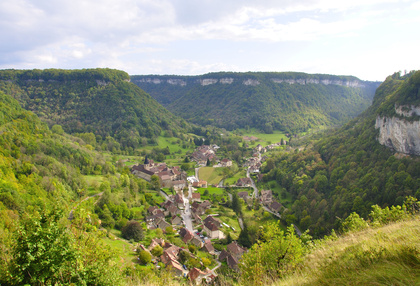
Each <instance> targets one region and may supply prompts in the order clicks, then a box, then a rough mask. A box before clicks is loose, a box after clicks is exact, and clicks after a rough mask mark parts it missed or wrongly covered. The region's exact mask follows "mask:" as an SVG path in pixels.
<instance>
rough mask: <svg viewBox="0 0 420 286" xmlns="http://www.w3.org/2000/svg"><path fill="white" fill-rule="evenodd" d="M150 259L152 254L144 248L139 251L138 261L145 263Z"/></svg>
mask: <svg viewBox="0 0 420 286" xmlns="http://www.w3.org/2000/svg"><path fill="white" fill-rule="evenodd" d="M151 261H152V255H151V254H150V253H149V252H148V251H146V250H142V251H140V253H139V262H140V263H141V264H144V265H146V264H147V263H150V262H151Z"/></svg>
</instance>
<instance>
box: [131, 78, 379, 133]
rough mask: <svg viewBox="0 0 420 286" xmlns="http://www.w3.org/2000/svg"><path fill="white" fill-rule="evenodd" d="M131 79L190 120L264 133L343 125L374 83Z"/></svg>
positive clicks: (359, 108) (369, 94) (362, 104)
mask: <svg viewBox="0 0 420 286" xmlns="http://www.w3.org/2000/svg"><path fill="white" fill-rule="evenodd" d="M131 81H132V82H133V83H135V84H136V85H138V86H139V87H141V88H142V89H143V90H145V91H146V92H148V93H149V94H150V95H151V96H153V97H154V98H155V99H156V100H157V101H158V102H160V103H161V104H162V105H164V106H165V107H166V108H168V110H170V111H171V112H173V113H174V114H176V115H179V116H181V117H183V118H185V119H186V120H189V121H191V122H194V123H198V124H201V125H216V126H218V127H223V128H226V129H236V128H247V127H256V128H259V129H261V130H264V131H265V132H267V133H270V132H272V131H273V130H281V131H286V132H298V131H305V130H308V129H310V128H313V127H319V126H330V125H335V124H340V123H343V122H344V121H346V120H348V119H350V118H352V117H354V116H356V115H357V114H359V113H360V112H362V111H363V110H365V109H366V108H367V107H368V106H369V105H370V103H371V101H372V98H373V95H374V92H375V89H376V88H377V87H378V86H379V84H380V83H379V82H369V81H362V80H359V79H358V78H356V77H353V76H334V75H324V74H306V73H297V72H284V73H274V72H255V73H254V72H249V73H233V72H220V73H209V74H205V75H200V76H176V75H163V76H159V75H133V76H131Z"/></svg>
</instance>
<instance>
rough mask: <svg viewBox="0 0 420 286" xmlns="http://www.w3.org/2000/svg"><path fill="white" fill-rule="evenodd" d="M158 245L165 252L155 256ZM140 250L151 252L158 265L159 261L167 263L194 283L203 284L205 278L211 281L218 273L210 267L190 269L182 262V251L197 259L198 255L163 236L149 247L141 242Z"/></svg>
mask: <svg viewBox="0 0 420 286" xmlns="http://www.w3.org/2000/svg"><path fill="white" fill-rule="evenodd" d="M158 246H159V247H161V248H162V249H163V253H162V255H160V256H158V257H153V254H152V253H153V249H154V248H155V247H158ZM139 250H141V251H147V252H149V253H150V255H151V256H152V257H153V260H152V261H153V262H154V263H156V265H157V263H158V262H161V263H163V264H165V266H166V267H170V268H171V269H172V270H173V271H174V273H175V275H177V276H182V277H188V278H189V279H190V281H191V282H192V283H196V284H201V281H202V280H203V279H205V280H206V282H207V283H210V282H211V281H212V280H214V278H216V274H215V273H214V272H213V271H211V270H210V269H208V268H207V269H206V270H205V271H202V270H201V269H198V268H196V267H193V268H191V269H189V270H188V268H187V267H186V266H185V265H183V264H181V262H180V252H181V251H184V252H185V253H187V255H188V256H190V257H192V258H195V259H197V257H196V256H195V255H194V254H193V253H191V252H190V251H188V250H187V249H184V248H181V247H178V246H176V245H174V244H171V243H169V242H167V241H165V240H164V239H162V238H153V239H152V242H151V243H150V245H149V247H147V248H146V247H145V246H144V245H142V244H140V245H139ZM197 261H199V259H197ZM203 268H204V267H203Z"/></svg>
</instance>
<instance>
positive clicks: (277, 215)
mask: <svg viewBox="0 0 420 286" xmlns="http://www.w3.org/2000/svg"><path fill="white" fill-rule="evenodd" d="M263 208H264V209H265V210H266V211H267V212H269V213H271V214H273V215H275V216H276V217H278V218H281V215H280V214H279V213H275V212H273V211H271V210H270V209H269V208H268V207H266V206H263Z"/></svg>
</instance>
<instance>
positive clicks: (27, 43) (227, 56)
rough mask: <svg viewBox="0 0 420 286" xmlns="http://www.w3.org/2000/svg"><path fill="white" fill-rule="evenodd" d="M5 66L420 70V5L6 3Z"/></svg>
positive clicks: (381, 76) (151, 70)
mask: <svg viewBox="0 0 420 286" xmlns="http://www.w3.org/2000/svg"><path fill="white" fill-rule="evenodd" d="M0 39H1V41H0V69H10V68H13V69H34V68H37V69H45V68H61V69H82V68H98V67H99V68H102V67H103V68H105V67H107V68H114V69H120V70H124V71H126V72H127V73H128V74H130V75H145V74H171V75H172V74H176V75H200V74H205V73H209V72H218V71H233V72H248V71H270V72H271V71H272V72H283V71H296V72H306V73H324V74H334V75H353V76H356V77H358V78H360V79H362V80H372V81H383V80H385V78H386V77H387V76H388V75H391V74H393V73H394V72H398V71H401V72H402V73H404V71H411V70H418V69H420V51H419V50H420V0H406V1H399V0H351V1H348V0H100V1H97V0H53V1H51V0H0Z"/></svg>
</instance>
